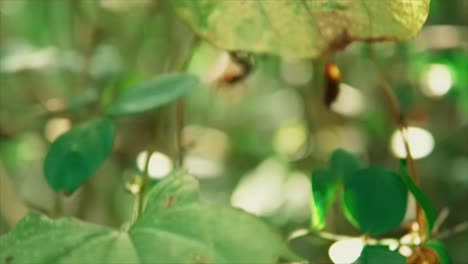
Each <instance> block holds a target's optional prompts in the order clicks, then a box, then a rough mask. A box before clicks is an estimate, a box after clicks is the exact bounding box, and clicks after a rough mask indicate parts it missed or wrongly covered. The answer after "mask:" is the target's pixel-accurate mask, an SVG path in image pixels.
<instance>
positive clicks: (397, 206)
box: [342, 166, 408, 235]
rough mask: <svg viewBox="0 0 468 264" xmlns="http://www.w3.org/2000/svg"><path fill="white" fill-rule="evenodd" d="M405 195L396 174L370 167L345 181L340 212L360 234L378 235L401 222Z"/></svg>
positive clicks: (404, 189) (403, 186) (405, 192)
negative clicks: (342, 210) (341, 210)
mask: <svg viewBox="0 0 468 264" xmlns="http://www.w3.org/2000/svg"><path fill="white" fill-rule="evenodd" d="M407 194H408V192H407V190H406V187H405V185H404V184H403V182H402V181H401V179H400V177H399V176H398V174H396V173H394V172H392V171H390V170H388V169H386V168H384V167H377V166H371V167H369V168H365V169H361V170H358V171H356V172H355V173H354V175H353V176H352V177H349V178H345V179H344V192H343V197H342V203H343V209H344V212H345V215H346V217H347V218H348V220H349V221H350V222H351V223H352V224H354V225H355V226H357V227H358V228H359V229H360V230H361V231H362V232H364V233H367V234H370V235H376V234H381V233H385V232H388V231H390V230H391V229H393V228H394V227H396V226H397V225H398V224H399V223H400V222H401V221H402V220H403V217H404V215H405V212H406V202H407Z"/></svg>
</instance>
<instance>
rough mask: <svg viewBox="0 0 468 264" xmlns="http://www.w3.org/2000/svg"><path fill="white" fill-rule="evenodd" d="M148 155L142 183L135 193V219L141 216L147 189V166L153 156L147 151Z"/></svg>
mask: <svg viewBox="0 0 468 264" xmlns="http://www.w3.org/2000/svg"><path fill="white" fill-rule="evenodd" d="M147 153H148V155H147V156H146V161H145V168H144V170H143V175H142V181H141V185H140V189H139V191H138V192H137V193H136V198H135V199H136V206H135V207H136V208H137V210H136V215H135V219H136V218H138V216H140V215H141V212H143V205H144V202H145V193H146V189H147V187H148V183H149V164H150V160H151V155H152V154H153V151H152V150H148V151H147Z"/></svg>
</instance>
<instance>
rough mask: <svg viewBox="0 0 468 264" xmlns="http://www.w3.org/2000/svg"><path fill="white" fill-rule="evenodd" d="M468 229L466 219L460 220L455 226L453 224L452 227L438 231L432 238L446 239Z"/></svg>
mask: <svg viewBox="0 0 468 264" xmlns="http://www.w3.org/2000/svg"><path fill="white" fill-rule="evenodd" d="M467 230H468V221H465V222H462V223H460V224H458V225H456V226H454V227H453V228H452V229H449V230H445V231H443V232H440V233H439V234H437V235H436V236H434V239H439V240H440V239H446V238H449V237H451V236H453V235H456V234H459V233H463V232H465V231H467Z"/></svg>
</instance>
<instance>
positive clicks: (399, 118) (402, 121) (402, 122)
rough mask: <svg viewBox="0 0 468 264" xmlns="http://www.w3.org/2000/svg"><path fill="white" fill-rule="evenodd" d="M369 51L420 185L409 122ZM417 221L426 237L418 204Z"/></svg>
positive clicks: (373, 52)
mask: <svg viewBox="0 0 468 264" xmlns="http://www.w3.org/2000/svg"><path fill="white" fill-rule="evenodd" d="M369 50H370V59H371V62H372V63H373V65H374V67H375V69H376V70H377V73H378V77H379V81H380V88H381V89H382V93H383V94H384V97H385V98H386V100H387V104H388V108H389V111H390V116H391V118H392V120H393V122H394V123H395V126H396V127H397V128H398V130H400V133H401V135H402V138H403V144H404V147H405V152H406V158H407V160H408V165H407V166H408V170H409V172H410V175H411V177H412V178H413V180H414V182H415V183H416V185H420V179H419V176H418V174H417V172H416V165H415V161H414V158H413V155H412V154H411V148H410V145H409V141H408V134H407V128H408V126H407V122H406V118H405V116H404V115H403V113H402V112H401V109H400V104H399V102H398V99H397V97H396V95H395V93H394V91H393V89H392V87H391V85H390V84H389V83H388V81H387V80H386V79H385V76H384V74H383V71H382V69H381V68H380V66H379V64H378V62H377V55H376V51H375V48H374V46H373V45H372V44H369ZM416 221H417V223H418V225H419V235H420V236H421V238H424V237H425V229H426V225H427V220H426V217H425V215H424V212H423V210H422V208H421V205H420V204H419V203H418V204H417V206H416Z"/></svg>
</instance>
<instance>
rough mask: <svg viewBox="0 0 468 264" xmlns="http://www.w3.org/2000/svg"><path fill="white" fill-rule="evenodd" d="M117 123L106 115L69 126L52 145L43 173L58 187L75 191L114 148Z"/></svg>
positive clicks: (49, 181) (67, 190)
mask: <svg viewBox="0 0 468 264" xmlns="http://www.w3.org/2000/svg"><path fill="white" fill-rule="evenodd" d="M114 134H115V126H114V123H113V122H112V121H111V120H109V119H107V118H102V119H94V120H91V121H88V122H86V123H83V124H80V125H79V126H77V127H74V128H73V129H71V130H69V131H68V132H66V133H65V134H63V135H61V136H60V137H59V138H57V140H55V141H54V142H53V143H52V145H51V146H50V149H49V152H48V153H47V156H46V159H45V161H44V174H45V177H46V179H47V182H48V183H49V184H50V186H51V187H52V188H53V189H54V190H55V191H61V190H64V191H66V192H68V193H72V192H74V191H75V190H76V189H77V188H78V187H80V186H81V184H83V183H84V182H85V181H86V180H87V179H88V178H89V177H90V176H91V175H92V174H93V173H95V172H96V170H97V169H98V168H99V167H100V166H101V164H102V163H103V162H104V161H105V160H106V159H107V157H108V156H109V154H110V152H111V151H112V144H113V142H114Z"/></svg>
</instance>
